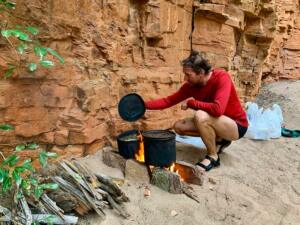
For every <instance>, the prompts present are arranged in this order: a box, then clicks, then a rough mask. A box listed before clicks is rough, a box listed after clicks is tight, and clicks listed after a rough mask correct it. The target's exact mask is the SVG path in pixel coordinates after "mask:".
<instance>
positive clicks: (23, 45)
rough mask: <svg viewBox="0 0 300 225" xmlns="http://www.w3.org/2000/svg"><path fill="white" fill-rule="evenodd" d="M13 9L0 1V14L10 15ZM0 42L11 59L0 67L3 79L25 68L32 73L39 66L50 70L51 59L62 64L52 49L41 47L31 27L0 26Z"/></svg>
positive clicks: (4, 1)
mask: <svg viewBox="0 0 300 225" xmlns="http://www.w3.org/2000/svg"><path fill="white" fill-rule="evenodd" d="M14 8H15V4H14V3H12V2H9V1H6V0H0V13H6V14H7V15H10V11H11V10H13V9H14ZM0 31H1V32H0V40H1V39H3V41H4V42H5V43H6V44H7V46H9V48H10V50H11V53H12V54H11V55H12V57H11V58H10V60H9V61H8V62H6V65H2V66H1V65H0V72H1V74H3V77H4V78H8V77H10V76H12V75H13V74H14V72H15V71H18V70H19V69H22V68H26V69H27V70H28V71H30V72H34V71H36V70H37V69H38V67H39V66H41V67H44V68H50V67H53V66H54V65H55V63H54V61H53V60H52V59H56V60H57V61H59V62H60V63H61V64H64V58H63V57H61V56H60V55H59V54H58V53H57V52H56V51H55V50H53V49H52V48H49V47H46V46H43V45H42V44H41V43H40V42H39V40H38V37H37V35H38V34H39V29H38V28H36V27H32V26H24V25H15V26H8V25H7V24H5V25H4V24H1V25H0Z"/></svg>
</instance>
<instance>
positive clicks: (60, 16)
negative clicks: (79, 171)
mask: <svg viewBox="0 0 300 225" xmlns="http://www.w3.org/2000/svg"><path fill="white" fill-rule="evenodd" d="M287 2H288V3H287ZM16 3H17V12H18V15H19V17H21V18H22V17H23V18H26V20H22V21H18V20H17V19H12V20H9V22H11V23H20V22H23V23H24V22H25V23H28V24H30V25H35V26H38V27H40V29H41V39H40V40H41V41H42V42H43V44H46V45H48V46H50V47H51V48H53V49H55V50H57V51H58V52H59V53H60V54H61V55H62V56H63V57H64V58H65V60H66V63H65V65H64V66H57V67H55V68H54V69H52V70H50V71H40V72H37V73H35V74H29V73H20V74H19V75H18V76H17V77H15V78H14V79H9V80H1V81H0V115H1V117H0V122H1V123H2V122H5V123H11V124H13V125H14V126H15V130H14V131H11V132H5V133H4V132H2V133H1V136H0V143H7V142H10V143H19V142H22V141H38V142H40V143H45V144H47V145H48V146H53V145H56V146H60V147H59V149H60V151H63V149H64V147H63V146H68V145H76V146H77V145H84V146H85V147H84V148H83V149H82V148H78V149H81V151H82V154H88V153H92V152H94V151H95V149H98V148H99V147H100V146H103V145H104V144H106V143H107V142H110V141H111V138H112V137H115V136H116V135H117V134H119V133H120V132H121V131H122V130H127V129H131V128H137V127H139V128H141V129H162V128H169V127H171V126H172V124H173V123H174V121H175V120H176V119H178V118H181V117H183V116H184V114H183V113H182V112H181V110H180V109H179V107H178V106H177V107H173V108H171V109H167V110H164V111H163V112H161V111H152V112H147V113H146V115H145V118H146V119H142V120H140V121H138V122H136V123H133V124H130V123H126V122H124V121H122V120H121V119H120V118H119V116H118V112H117V103H118V101H119V99H120V98H121V97H122V96H123V95H125V94H127V93H131V92H137V93H139V94H140V95H142V96H143V98H144V99H152V98H157V97H159V96H165V95H168V94H170V93H172V92H174V91H175V90H176V89H178V88H179V87H180V83H181V82H182V79H183V75H182V72H181V66H180V60H181V59H183V58H184V57H186V56H188V54H189V51H190V47H191V46H192V47H193V49H195V50H199V51H202V52H203V53H204V54H205V55H206V57H207V58H208V59H209V60H210V62H211V63H212V65H213V66H216V67H223V68H225V69H227V70H229V71H230V72H231V74H232V79H233V80H234V82H235V83H236V85H237V88H238V92H239V94H240V97H241V99H243V100H246V99H250V98H252V97H253V96H255V95H256V94H257V92H258V89H259V87H260V85H261V81H262V79H265V80H270V79H271V80H274V79H276V80H277V79H279V78H285V77H287V78H297V77H298V78H299V77H300V75H298V73H297V72H298V71H299V65H300V64H299V60H298V58H299V57H298V55H299V46H298V45H297V41H298V39H299V38H298V36H299V34H300V33H299V18H300V17H299V3H298V1H292V0H289V1H283V0H276V1H275V0H274V1H272V0H264V1H263V0H262V1H259V0H256V1H249V0H206V1H192V0H176V1H175V0H148V1H146V0H141V1H134V0H129V1H128V0H101V1H85V0H77V1H63V0H43V1H42V0H30V1H26V2H24V1H20V0H18V1H16ZM193 7H194V16H193ZM193 18H194V19H193ZM192 21H194V31H193V33H192V35H190V34H191V30H192ZM190 36H191V37H192V38H191V39H190V38H189V37H190ZM0 48H1V49H2V51H1V52H0V55H1V56H3V57H2V58H5V56H7V55H8V54H9V51H8V49H5V47H4V45H1V42H0ZM0 58H1V57H0ZM0 63H1V62H0Z"/></svg>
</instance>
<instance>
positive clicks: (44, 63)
mask: <svg viewBox="0 0 300 225" xmlns="http://www.w3.org/2000/svg"><path fill="white" fill-rule="evenodd" d="M40 64H41V65H42V66H43V67H46V68H49V67H51V66H54V63H53V62H52V61H50V60H42V61H40Z"/></svg>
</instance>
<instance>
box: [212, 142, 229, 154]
mask: <svg viewBox="0 0 300 225" xmlns="http://www.w3.org/2000/svg"><path fill="white" fill-rule="evenodd" d="M216 145H220V147H219V149H218V154H221V153H222V152H223V151H224V149H225V148H227V147H228V146H229V145H231V141H228V140H225V139H223V140H222V141H217V142H216Z"/></svg>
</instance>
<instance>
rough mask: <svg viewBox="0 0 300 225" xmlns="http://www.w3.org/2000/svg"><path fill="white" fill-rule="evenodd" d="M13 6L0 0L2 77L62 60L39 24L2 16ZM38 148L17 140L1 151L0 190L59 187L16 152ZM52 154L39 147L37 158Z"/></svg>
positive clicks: (34, 191)
mask: <svg viewBox="0 0 300 225" xmlns="http://www.w3.org/2000/svg"><path fill="white" fill-rule="evenodd" d="M14 9H15V3H13V2H11V1H8V0H0V16H1V20H0V44H1V47H4V49H5V50H6V49H8V50H9V54H5V55H6V56H7V58H4V57H2V56H1V55H0V57H1V58H2V59H4V62H5V63H4V64H3V61H2V64H0V74H1V75H2V77H3V78H8V77H10V76H12V75H13V74H14V73H19V72H20V70H22V69H27V70H28V71H29V72H34V71H36V70H37V69H38V68H39V67H44V68H51V67H53V66H54V65H55V61H58V62H60V63H61V64H64V59H63V58H62V57H61V56H60V55H59V54H58V53H57V52H56V51H55V50H53V49H52V48H49V47H47V46H44V45H42V44H41V43H40V41H39V38H38V35H39V29H38V28H36V27H34V26H29V25H12V24H9V23H8V22H7V21H6V20H5V18H9V17H16V16H14V15H13V14H12V13H13V12H14ZM2 18H4V19H2ZM8 21H9V20H8ZM1 58H0V59H1ZM0 63H1V61H0ZM13 129H14V128H13V126H12V125H10V124H0V130H3V131H11V130H13ZM38 148H39V146H38V144H36V143H25V144H19V145H17V146H15V148H14V151H13V154H11V155H9V156H8V157H7V158H5V157H4V156H3V154H2V152H1V151H0V154H1V155H2V157H3V159H4V160H3V162H2V163H1V164H0V189H1V191H0V192H2V194H7V193H8V191H9V190H12V191H14V194H15V196H16V198H19V197H20V196H21V194H22V193H24V194H25V196H32V197H34V198H36V199H39V198H40V197H41V195H42V194H43V192H44V191H45V190H47V189H51V190H54V189H57V188H58V185H57V184H55V183H42V182H40V180H39V178H38V176H37V173H36V170H35V169H34V168H33V166H32V161H31V159H25V160H20V157H19V156H18V152H21V151H24V150H32V151H37V149H38ZM55 157H57V154H56V153H52V152H47V151H41V152H40V153H39V159H38V160H39V164H40V165H41V166H42V167H45V166H47V160H48V158H55ZM49 219H50V218H49ZM49 223H50V222H49Z"/></svg>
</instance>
